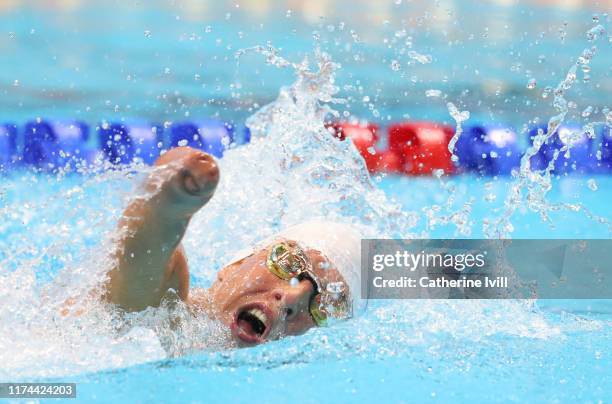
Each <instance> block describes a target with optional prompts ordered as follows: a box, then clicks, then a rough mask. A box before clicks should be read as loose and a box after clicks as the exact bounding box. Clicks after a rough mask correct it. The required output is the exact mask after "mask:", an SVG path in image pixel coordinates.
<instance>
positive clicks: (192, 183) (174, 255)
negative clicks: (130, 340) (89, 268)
mask: <svg viewBox="0 0 612 404" xmlns="http://www.w3.org/2000/svg"><path fill="white" fill-rule="evenodd" d="M155 166H156V167H155V169H154V170H153V172H152V173H151V174H150V175H149V176H148V177H147V178H146V179H145V181H144V184H143V185H144V189H145V196H138V197H137V198H135V199H134V200H133V201H132V202H131V203H130V204H129V206H128V207H127V208H126V210H125V211H124V214H123V218H122V219H121V221H120V222H119V235H118V241H117V243H116V246H115V250H114V251H113V254H112V258H113V259H114V265H113V268H112V269H111V271H110V272H109V282H108V284H107V293H106V298H107V299H108V300H109V301H110V302H112V303H115V304H117V305H119V306H120V307H121V308H123V309H124V310H128V311H138V310H143V309H145V308H146V307H147V306H158V305H159V303H160V301H161V299H162V298H163V296H164V295H165V294H166V292H167V291H168V289H170V288H172V289H174V290H176V291H177V292H178V295H179V296H180V298H181V299H183V300H187V299H188V296H189V271H188V267H187V260H186V258H185V255H184V252H183V249H182V247H181V246H180V242H181V240H182V238H183V236H184V234H185V231H186V230H187V225H188V224H189V221H190V219H191V217H192V216H193V215H194V214H195V213H196V212H197V211H198V210H199V209H200V208H201V207H202V206H204V205H205V204H206V203H207V202H208V201H209V200H210V198H212V196H213V194H214V191H215V189H216V187H217V184H218V182H219V168H218V166H217V163H216V162H215V160H214V159H213V158H212V157H211V156H210V155H208V154H206V153H204V152H202V151H199V150H195V149H192V148H189V147H178V148H175V149H172V150H170V151H168V152H167V153H165V154H164V155H162V156H161V157H160V158H159V159H158V160H157V161H156V162H155Z"/></svg>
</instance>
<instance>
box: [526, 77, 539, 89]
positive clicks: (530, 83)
mask: <svg viewBox="0 0 612 404" xmlns="http://www.w3.org/2000/svg"><path fill="white" fill-rule="evenodd" d="M536 85H537V82H536V79H529V81H528V82H527V88H528V89H530V90H533V89H534V88H536Z"/></svg>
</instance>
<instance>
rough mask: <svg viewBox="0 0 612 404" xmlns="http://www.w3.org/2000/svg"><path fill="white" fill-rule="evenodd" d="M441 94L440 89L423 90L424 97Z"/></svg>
mask: <svg viewBox="0 0 612 404" xmlns="http://www.w3.org/2000/svg"><path fill="white" fill-rule="evenodd" d="M441 95H442V91H440V90H435V89H429V90H425V96H426V97H440V96H441Z"/></svg>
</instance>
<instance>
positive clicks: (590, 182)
mask: <svg viewBox="0 0 612 404" xmlns="http://www.w3.org/2000/svg"><path fill="white" fill-rule="evenodd" d="M587 186H588V187H589V189H590V190H591V191H597V189H598V187H597V182H596V181H595V180H594V179H593V178H590V179H589V180H588V181H587Z"/></svg>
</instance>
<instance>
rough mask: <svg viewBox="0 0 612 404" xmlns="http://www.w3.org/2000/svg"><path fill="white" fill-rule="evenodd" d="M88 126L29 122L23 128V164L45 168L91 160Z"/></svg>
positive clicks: (72, 122) (66, 122) (69, 123)
mask: <svg viewBox="0 0 612 404" xmlns="http://www.w3.org/2000/svg"><path fill="white" fill-rule="evenodd" d="M88 140H89V126H87V124H85V123H84V122H79V121H45V120H37V121H31V122H28V123H27V124H26V125H25V128H24V146H23V161H24V163H26V164H28V165H31V166H34V167H38V168H44V169H51V170H53V169H58V168H62V167H67V166H70V167H75V166H77V165H80V164H87V163H89V162H91V161H93V156H94V155H95V150H92V149H91V148H89V147H88V144H87V143H88Z"/></svg>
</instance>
